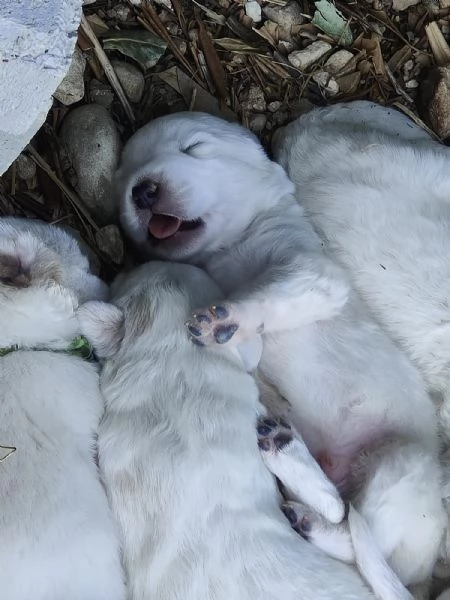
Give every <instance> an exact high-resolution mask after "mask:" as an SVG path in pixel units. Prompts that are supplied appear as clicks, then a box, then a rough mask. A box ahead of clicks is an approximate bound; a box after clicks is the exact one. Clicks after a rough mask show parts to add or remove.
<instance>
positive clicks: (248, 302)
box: [186, 254, 349, 346]
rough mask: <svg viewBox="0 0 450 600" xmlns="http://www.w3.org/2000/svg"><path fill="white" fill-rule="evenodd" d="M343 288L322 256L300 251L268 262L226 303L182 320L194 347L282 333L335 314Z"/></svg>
mask: <svg viewBox="0 0 450 600" xmlns="http://www.w3.org/2000/svg"><path fill="white" fill-rule="evenodd" d="M348 295H349V287H348V284H347V280H346V278H345V275H344V273H343V271H342V270H341V269H340V267H338V266H337V265H335V264H334V263H332V262H331V261H330V260H328V259H327V258H326V257H324V256H322V255H320V254H317V255H311V254H309V255H302V256H297V257H296V258H295V259H293V260H291V261H289V262H287V263H284V264H272V265H270V266H269V268H268V269H266V271H265V272H264V273H262V274H261V275H260V276H259V277H258V278H257V279H256V280H255V281H254V282H252V283H249V285H248V286H246V287H245V288H241V289H239V290H238V291H237V292H236V293H235V294H233V295H232V296H231V297H230V298H229V299H228V300H227V301H226V302H223V303H221V304H220V305H217V306H210V307H209V308H207V309H202V310H199V311H196V312H195V313H194V314H193V315H192V318H191V319H190V320H189V321H188V322H187V323H186V326H187V328H188V331H189V334H190V337H191V339H192V341H193V342H194V343H196V344H198V345H202V346H204V345H211V344H225V343H227V342H229V341H230V340H231V339H233V341H234V342H237V341H239V340H242V339H245V338H247V337H250V336H252V335H254V334H255V333H263V332H264V333H274V332H278V331H286V330H292V329H296V328H298V327H302V326H304V325H308V324H310V323H314V322H316V321H321V320H325V319H331V318H332V317H334V316H336V315H338V314H339V313H340V312H341V310H342V309H343V307H344V305H345V304H346V302H347V299H348Z"/></svg>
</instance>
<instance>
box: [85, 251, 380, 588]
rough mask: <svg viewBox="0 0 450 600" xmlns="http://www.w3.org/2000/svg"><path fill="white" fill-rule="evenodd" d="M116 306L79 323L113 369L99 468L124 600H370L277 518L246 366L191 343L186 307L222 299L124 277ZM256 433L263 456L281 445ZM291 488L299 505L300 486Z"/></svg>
mask: <svg viewBox="0 0 450 600" xmlns="http://www.w3.org/2000/svg"><path fill="white" fill-rule="evenodd" d="M112 295H113V302H114V303H115V305H116V306H113V305H105V304H102V303H99V302H92V303H87V304H85V305H84V306H83V307H82V308H81V309H80V322H81V323H82V327H83V331H84V333H85V334H86V335H87V336H88V338H89V339H91V340H92V342H93V343H94V345H95V347H96V349H98V348H99V349H100V350H99V352H100V354H101V355H102V356H103V357H110V358H109V359H108V360H106V362H105V365H104V368H103V372H102V375H101V387H102V391H103V394H104V397H105V401H106V413H105V416H104V419H103V421H102V424H101V427H100V431H99V462H100V469H101V472H102V475H103V478H104V482H105V485H106V489H107V493H108V495H109V499H110V502H111V506H112V508H113V510H114V513H115V515H116V517H117V519H118V521H119V523H120V526H121V530H122V537H123V560H124V564H125V568H126V574H127V586H128V589H129V594H130V595H129V599H130V600H145V599H151V600H178V599H180V598H182V599H183V600H255V599H260V598H267V599H270V600H275V599H278V598H283V600H298V598H302V599H303V600H325V599H327V600H336V598H339V599H340V600H350V599H354V600H365V599H367V600H369V598H373V596H372V594H371V593H370V592H369V590H368V589H367V588H366V587H365V585H364V584H363V582H362V580H361V579H360V578H359V576H358V574H357V573H356V572H355V571H354V570H353V569H352V568H351V567H349V566H347V565H344V564H342V563H340V562H337V561H334V560H333V559H331V558H329V557H327V556H326V555H324V554H322V553H321V552H320V550H318V549H316V548H315V547H314V546H312V545H309V544H307V543H306V542H304V541H303V540H302V539H301V538H299V537H298V536H296V534H295V533H294V532H293V531H292V529H291V528H290V527H289V524H288V522H287V521H286V520H285V519H284V517H283V515H282V513H281V511H280V510H279V502H278V500H279V499H278V493H277V488H276V484H275V481H274V479H273V478H272V476H271V475H270V473H269V471H268V470H267V469H266V468H265V466H264V463H263V461H262V460H261V458H260V454H259V451H258V445H257V436H256V431H255V424H256V420H257V418H258V416H261V417H262V418H263V419H264V414H265V412H264V408H263V407H262V405H261V404H260V403H259V400H258V390H257V387H256V384H255V382H254V380H253V378H252V377H251V376H250V375H249V374H247V372H246V370H245V369H244V366H243V363H242V360H241V354H240V353H237V352H235V350H234V349H233V348H232V347H230V348H228V346H225V347H216V348H214V349H211V351H209V352H208V351H204V349H202V348H198V347H196V346H194V345H193V344H191V342H190V341H189V340H188V339H187V336H186V333H185V327H184V322H185V320H186V318H187V317H188V316H189V314H190V312H191V311H192V309H193V307H194V306H197V305H198V304H200V305H201V304H203V303H209V302H211V301H212V300H213V298H217V297H218V296H219V291H218V289H217V287H216V286H215V285H214V284H213V283H212V281H211V280H210V279H209V278H208V277H207V276H206V274H205V273H203V272H202V271H200V270H199V269H196V268H195V267H192V266H189V265H176V264H172V265H171V264H169V263H158V262H154V263H149V264H147V265H144V266H141V267H140V268H138V269H136V270H135V271H134V272H132V273H131V274H128V275H125V276H123V275H122V276H119V278H118V280H117V281H116V283H115V284H114V285H113V289H112ZM122 318H123V323H122V320H121V319H122ZM241 352H242V351H241ZM264 420H265V421H267V419H264ZM262 425H263V423H262V422H261V426H260V444H262V445H264V444H269V445H270V444H275V445H276V444H279V443H281V438H278V439H277V440H275V439H274V437H273V436H272V435H271V432H270V431H266V432H264V431H262ZM316 469H317V472H319V473H320V469H318V467H317V466H316ZM304 475H305V476H306V477H310V476H311V470H310V472H309V473H304ZM316 475H317V473H315V472H312V477H313V478H316ZM320 477H321V478H322V479H323V480H324V481H326V478H325V477H324V475H323V473H322V474H321V475H320ZM285 483H286V484H291V485H292V488H293V490H294V492H295V491H296V490H298V488H299V487H301V485H302V483H303V482H302V481H301V480H300V481H295V480H294V481H289V477H288V478H287V479H286V480H285ZM327 483H328V482H327ZM299 484H300V485H299ZM328 485H329V484H328ZM322 492H323V490H322ZM328 499H329V501H330V502H331V504H336V500H335V496H334V495H333V493H331V492H330V493H329V494H328ZM333 509H334V510H336V507H334V506H333ZM325 575H326V576H325Z"/></svg>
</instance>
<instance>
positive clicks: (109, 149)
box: [60, 104, 120, 225]
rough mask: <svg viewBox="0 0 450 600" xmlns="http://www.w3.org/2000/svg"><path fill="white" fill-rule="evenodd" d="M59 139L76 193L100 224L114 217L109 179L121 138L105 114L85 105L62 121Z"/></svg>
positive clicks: (110, 180) (115, 163) (117, 159)
mask: <svg viewBox="0 0 450 600" xmlns="http://www.w3.org/2000/svg"><path fill="white" fill-rule="evenodd" d="M60 139H61V142H62V143H63V145H64V147H65V149H66V151H67V155H68V157H69V159H70V160H71V162H72V165H73V168H74V170H75V173H76V175H77V179H78V181H77V185H76V189H77V192H78V193H79V195H80V197H81V198H82V199H83V200H84V202H85V203H86V205H87V206H88V207H89V209H90V210H91V212H92V214H93V215H94V216H95V217H96V218H97V220H98V222H99V223H100V224H104V225H106V224H109V223H111V221H113V220H114V219H115V217H116V214H117V206H116V203H115V200H114V194H113V190H112V183H111V182H112V178H113V175H114V172H115V170H116V168H117V164H118V162H119V155H120V138H119V134H118V132H117V129H116V126H115V123H114V121H113V119H112V117H111V115H110V114H109V112H108V110H107V109H106V108H104V107H103V106H99V105H98V104H87V105H85V106H80V107H78V108H75V109H74V110H72V111H71V112H70V113H69V114H68V115H67V116H66V118H65V119H64V121H63V123H62V125H61V130H60Z"/></svg>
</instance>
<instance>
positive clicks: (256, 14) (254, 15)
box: [244, 0, 262, 23]
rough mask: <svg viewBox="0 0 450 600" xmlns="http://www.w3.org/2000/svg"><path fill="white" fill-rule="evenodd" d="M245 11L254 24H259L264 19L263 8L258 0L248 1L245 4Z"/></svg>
mask: <svg viewBox="0 0 450 600" xmlns="http://www.w3.org/2000/svg"><path fill="white" fill-rule="evenodd" d="M244 10H245V14H246V15H247V17H250V19H252V21H253V22H254V23H259V22H260V21H261V19H262V11H261V7H260V5H259V4H258V2H256V0H248V2H246V3H245V4H244Z"/></svg>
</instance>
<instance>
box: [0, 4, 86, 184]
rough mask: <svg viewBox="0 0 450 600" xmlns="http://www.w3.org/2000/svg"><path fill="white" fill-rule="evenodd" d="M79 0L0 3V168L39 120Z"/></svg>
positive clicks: (63, 65)
mask: <svg viewBox="0 0 450 600" xmlns="http://www.w3.org/2000/svg"><path fill="white" fill-rule="evenodd" d="M80 17H81V0H52V1H51V2H43V1H42V0H3V2H1V3H0V174H2V173H4V172H5V170H6V169H7V168H8V167H9V166H10V164H11V163H12V162H13V161H14V159H15V158H16V157H17V156H18V155H19V154H20V152H21V150H22V149H23V148H24V147H25V146H26V144H27V143H28V142H29V141H30V139H31V138H32V137H33V136H34V134H35V133H36V131H37V130H38V129H39V127H40V126H41V125H42V123H43V122H44V120H45V118H46V116H47V113H48V111H49V109H50V106H51V103H52V94H53V92H54V91H55V90H56V88H57V87H58V85H59V84H60V83H61V81H62V79H63V78H64V76H65V74H66V73H67V71H68V69H69V66H70V63H71V60H72V54H73V50H74V47H75V42H76V40H77V30H78V27H79V24H80Z"/></svg>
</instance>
